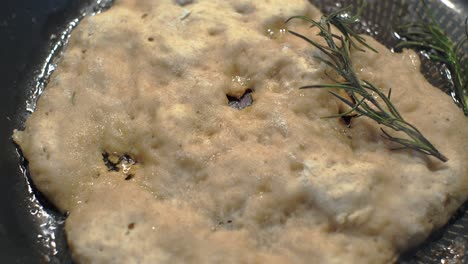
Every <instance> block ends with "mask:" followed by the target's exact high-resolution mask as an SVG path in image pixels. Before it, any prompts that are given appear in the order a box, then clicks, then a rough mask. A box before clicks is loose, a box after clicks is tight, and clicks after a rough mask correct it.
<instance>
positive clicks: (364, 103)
mask: <svg viewBox="0 0 468 264" xmlns="http://www.w3.org/2000/svg"><path fill="white" fill-rule="evenodd" d="M363 7H364V6H363ZM363 7H361V8H360V9H359V10H358V12H357V15H354V16H351V15H350V11H351V10H352V7H351V6H349V7H346V8H343V9H340V10H338V11H336V12H334V13H331V14H330V15H328V16H322V19H321V20H320V21H315V20H313V19H311V18H308V17H305V16H294V17H291V18H289V19H288V20H287V21H286V23H288V22H289V21H291V20H293V19H299V20H304V21H307V22H309V23H310V24H311V27H316V28H318V29H319V30H320V33H319V34H318V36H320V37H322V38H323V39H324V40H325V42H326V45H322V44H319V43H318V42H316V41H313V40H311V39H310V38H308V37H306V36H304V35H301V34H299V33H297V32H294V31H292V30H288V31H289V33H291V34H293V35H294V36H296V37H299V38H301V39H303V40H305V41H306V42H308V43H309V44H311V45H313V46H314V47H316V48H317V49H319V50H320V51H321V52H322V53H323V54H324V55H325V56H323V57H319V56H315V58H316V59H317V60H319V61H321V62H323V63H325V64H326V65H327V66H329V67H330V68H331V69H332V70H333V71H334V72H336V73H337V74H338V75H339V76H340V77H341V78H342V79H343V81H338V80H333V81H334V82H335V83H334V84H317V85H307V86H303V87H301V89H308V88H325V89H331V88H337V89H342V90H344V91H346V93H347V95H348V96H349V98H345V97H344V96H342V95H339V94H338V93H336V92H333V91H330V93H331V94H332V95H333V96H335V97H336V98H338V99H339V100H340V101H342V102H343V103H345V104H346V105H348V106H349V107H351V110H349V111H348V112H346V113H342V114H339V115H338V116H337V117H342V116H346V115H349V114H352V113H354V114H357V115H358V116H367V117H369V118H371V119H373V120H374V121H376V122H377V123H379V124H381V125H383V126H386V127H388V128H391V129H393V130H395V131H399V132H403V133H404V134H406V135H407V136H408V138H400V137H393V136H391V135H390V134H389V133H388V132H387V131H386V130H384V129H383V128H381V130H382V133H383V137H384V138H386V139H388V140H390V141H392V142H395V143H398V144H399V145H401V147H399V148H398V149H413V150H416V151H419V152H422V153H424V154H426V155H431V156H434V157H436V158H438V159H439V160H441V161H443V162H446V161H447V160H448V159H447V158H446V157H445V156H444V155H443V154H442V153H440V152H439V151H438V150H437V149H436V148H435V147H434V146H433V145H432V144H431V143H430V142H429V140H427V139H426V138H425V137H424V136H423V135H422V133H421V132H420V131H419V130H418V129H417V128H416V127H415V126H413V125H411V124H410V123H408V122H406V121H405V120H404V119H403V117H402V116H401V115H400V113H399V112H398V110H397V109H396V108H395V106H394V105H393V104H392V103H391V101H390V96H391V90H390V91H389V92H388V95H386V94H384V93H383V92H382V91H381V90H380V89H379V88H377V87H375V86H374V85H372V84H371V83H370V82H368V81H366V80H361V79H359V78H358V77H357V75H356V73H355V72H354V70H353V66H352V61H351V56H350V53H351V49H352V48H354V49H355V50H358V51H361V52H364V51H365V50H364V49H363V48H361V47H360V46H358V45H359V44H361V45H362V46H363V47H366V48H368V49H370V50H372V51H374V52H377V51H376V50H375V49H373V48H372V47H370V46H369V45H368V44H367V43H366V42H365V39H364V38H362V37H361V36H359V35H358V34H357V33H356V32H355V31H354V30H352V28H351V26H352V24H353V23H356V22H357V21H358V19H359V15H360V12H361V10H362V9H363ZM332 25H333V26H334V27H336V28H337V29H338V30H339V31H340V32H341V35H337V34H335V33H333V32H332V30H331V26H332ZM358 43H359V44H358ZM374 96H375V97H374Z"/></svg>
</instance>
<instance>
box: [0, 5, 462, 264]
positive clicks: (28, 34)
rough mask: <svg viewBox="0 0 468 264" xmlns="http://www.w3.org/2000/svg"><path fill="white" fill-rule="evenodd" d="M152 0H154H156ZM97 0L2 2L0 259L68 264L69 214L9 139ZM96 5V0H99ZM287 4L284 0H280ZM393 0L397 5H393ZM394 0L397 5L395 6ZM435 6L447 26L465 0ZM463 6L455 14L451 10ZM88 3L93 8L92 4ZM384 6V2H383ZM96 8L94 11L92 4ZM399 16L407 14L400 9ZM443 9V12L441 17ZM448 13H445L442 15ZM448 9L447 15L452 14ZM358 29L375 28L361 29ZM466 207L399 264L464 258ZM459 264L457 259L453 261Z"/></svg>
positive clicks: (384, 22) (382, 22) (375, 21)
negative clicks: (38, 183)
mask: <svg viewBox="0 0 468 264" xmlns="http://www.w3.org/2000/svg"><path fill="white" fill-rule="evenodd" d="M155 1H157V0H155ZM95 2H96V1H95V0H94V1H93V0H6V3H5V2H4V3H2V6H1V7H0V89H1V95H2V96H0V109H1V111H0V145H1V146H3V148H4V150H3V151H0V263H71V262H72V261H71V257H70V253H69V251H68V248H67V244H66V239H65V235H64V233H63V230H62V226H63V221H64V219H65V218H66V216H64V215H61V214H59V213H58V212H57V211H56V210H55V209H54V207H53V206H52V205H51V204H49V203H48V202H47V201H46V200H45V199H44V198H43V197H42V196H41V195H40V193H39V192H37V191H36V190H35V188H34V186H32V185H31V184H30V182H29V180H28V178H27V171H24V168H25V167H24V166H21V165H27V164H26V163H25V162H24V161H23V160H22V159H21V157H20V156H19V155H18V150H17V148H16V146H15V145H14V144H13V142H12V141H11V139H10V136H11V133H12V131H13V129H15V128H19V129H21V128H22V127H23V126H24V124H23V123H24V120H25V118H26V117H27V115H28V111H26V103H25V102H26V101H27V100H28V98H29V97H30V95H31V91H32V90H33V89H34V88H35V87H36V86H37V85H38V83H37V81H41V80H38V79H37V76H38V75H39V72H40V69H41V67H42V66H43V65H44V61H45V58H46V57H47V56H48V54H49V53H50V50H51V49H52V48H53V46H54V44H55V43H56V42H57V38H53V37H52V38H51V36H53V34H54V35H55V36H56V37H59V36H60V32H62V31H64V30H65V29H66V27H67V25H68V23H69V22H70V21H72V20H73V19H74V18H77V17H80V16H81V15H80V14H81V13H82V11H83V10H85V9H86V10H87V12H88V13H89V12H92V8H93V7H94V8H98V7H96V4H95ZM98 2H99V1H98ZM285 2H287V1H285ZM311 2H313V3H315V4H317V5H318V6H319V7H320V8H321V9H322V10H324V11H327V10H329V9H330V8H334V7H336V6H335V2H341V3H354V2H356V1H351V0H342V1H332V0H312V1H311ZM369 2H370V3H371V5H370V8H369V11H367V12H366V13H365V14H364V18H365V19H364V20H365V21H370V22H372V25H373V26H374V27H375V25H377V26H378V30H380V31H381V32H382V31H384V30H385V29H388V28H389V27H391V23H392V21H391V20H392V19H394V18H395V16H394V15H392V14H395V13H394V12H397V11H398V10H400V11H401V10H415V9H417V8H418V7H419V5H420V3H419V2H418V0H399V1H394V0H373V1H369ZM384 2H387V3H390V4H389V6H390V9H387V10H386V12H388V15H381V14H380V15H379V14H376V13H375V12H377V11H375V10H377V9H378V8H377V7H378V5H379V4H380V5H382V4H383V3H384ZM397 2H398V3H397ZM395 3H397V4H395ZM431 4H432V7H433V8H435V9H437V10H440V12H438V14H439V16H440V17H441V18H442V19H443V20H444V22H445V23H444V24H447V22H450V21H452V20H453V19H455V20H456V21H459V20H460V19H463V17H466V16H468V1H467V0H451V1H448V0H444V1H442V0H440V1H437V0H434V1H431ZM452 4H453V5H454V6H455V8H458V9H459V10H460V12H459V13H457V14H456V15H453V14H454V13H453V7H451V5H452ZM90 5H92V6H93V7H92V8H91V9H90V8H89V6H90ZM387 8H388V7H387ZM95 10H97V9H95ZM403 13H404V12H403ZM444 14H445V15H444ZM446 14H448V15H446ZM451 14H452V15H451ZM362 29H363V30H370V31H371V32H372V31H373V30H374V33H375V28H372V27H371V28H369V27H363V28H362ZM375 37H376V38H377V39H378V40H379V41H381V42H384V43H385V44H386V45H387V46H389V47H391V46H392V45H393V44H394V42H395V39H392V38H391V36H385V35H382V34H377V36H375ZM423 71H425V72H426V75H427V76H429V78H430V79H431V81H432V82H433V83H434V84H436V85H437V86H439V87H441V88H444V87H445V85H444V80H443V78H437V77H434V76H435V75H434V73H436V72H437V67H436V66H434V65H429V66H428V67H426V68H424V69H423ZM467 208H468V206H467V205H466V204H465V205H464V206H462V208H461V209H460V210H459V211H458V212H457V214H456V215H455V216H454V217H453V218H452V220H451V221H450V223H449V224H448V225H447V226H446V227H444V228H442V229H441V230H440V231H437V232H435V233H434V234H433V235H432V236H431V238H429V239H428V241H427V243H425V244H424V245H422V246H421V247H419V248H417V249H415V250H413V251H411V252H408V253H407V254H405V256H404V257H403V258H402V259H401V260H400V262H401V263H441V261H440V260H441V259H442V258H454V259H456V258H458V259H459V260H460V262H458V263H468V252H467V249H468V244H466V243H467V241H468V213H467V211H468V210H467ZM454 241H455V242H456V243H458V244H460V243H462V246H463V245H465V246H466V248H465V251H464V252H462V254H463V253H464V255H465V256H464V257H463V256H461V257H457V256H455V255H456V254H457V253H459V252H453V251H450V246H451V245H452V244H453V243H454ZM455 263H457V262H455Z"/></svg>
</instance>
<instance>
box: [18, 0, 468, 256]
mask: <svg viewBox="0 0 468 264" xmlns="http://www.w3.org/2000/svg"><path fill="white" fill-rule="evenodd" d="M113 2H114V0H94V1H93V2H92V3H91V4H90V5H89V6H87V7H85V8H84V9H83V10H82V11H81V12H80V15H79V16H77V17H75V18H73V19H72V20H71V21H70V22H68V24H67V26H66V28H65V30H63V31H62V32H59V34H52V35H51V39H53V40H55V43H54V44H53V45H52V48H51V49H50V52H49V53H48V55H47V56H46V58H45V60H44V63H43V64H42V65H41V66H40V68H39V70H38V71H37V74H35V78H34V87H33V88H32V90H31V92H30V94H29V95H28V98H27V100H26V107H25V111H26V112H27V114H28V115H30V114H32V113H33V112H34V110H35V109H36V106H37V102H38V100H39V97H40V96H41V94H42V93H43V91H44V89H45V88H46V86H47V84H48V81H49V78H50V76H51V75H52V73H53V72H54V70H55V69H56V66H57V62H58V61H59V60H60V58H61V55H62V52H63V51H64V50H65V48H66V46H67V43H68V40H69V37H70V35H71V33H72V31H73V29H74V28H75V27H76V26H77V25H78V23H79V22H80V21H81V20H82V19H83V18H84V17H86V16H92V15H96V14H99V13H101V12H104V11H106V10H107V9H109V8H110V7H111V5H112V4H113ZM310 2H312V3H313V4H317V5H318V6H319V7H320V8H321V10H322V11H324V12H325V13H327V12H330V11H332V10H336V9H339V8H342V7H344V6H346V5H347V4H349V2H350V1H337V2H336V3H335V4H330V3H329V2H328V1H313V0H311V1H310ZM316 2H318V3H316ZM323 2H325V3H323ZM351 2H356V1H351ZM357 2H359V1H357ZM371 2H372V1H371ZM402 2H403V3H404V2H406V1H405V0H403V1H402ZM448 8H450V7H448ZM454 11H457V10H454ZM374 13H378V12H374ZM457 13H460V12H459V10H458V12H457ZM358 29H359V31H360V32H362V33H365V34H367V35H370V36H372V37H375V38H377V39H378V40H379V35H380V34H391V35H392V36H393V37H394V38H395V39H394V41H398V35H397V34H395V32H394V31H392V32H384V29H383V28H382V27H381V26H380V25H379V23H375V22H373V19H372V18H370V19H369V18H368V17H366V18H364V19H362V21H360V26H359V28H358ZM379 41H380V40H379ZM385 44H386V46H387V47H390V48H392V46H394V44H395V43H385ZM392 51H393V49H392ZM421 57H422V60H423V65H424V64H426V63H428V62H429V61H428V60H427V59H426V60H425V59H424V57H425V56H424V54H421ZM421 70H422V71H423V73H424V74H425V76H426V78H427V79H428V80H429V81H430V82H431V83H432V84H433V85H435V86H437V87H439V88H441V89H442V90H444V91H447V89H448V88H447V82H450V74H449V73H447V72H446V71H444V68H443V67H442V66H441V65H429V66H426V68H422V69H421ZM436 75H438V77H436ZM448 93H449V92H448ZM17 154H18V159H19V166H20V171H21V173H22V175H23V177H24V180H25V182H26V184H27V193H28V195H27V196H28V197H27V200H28V201H27V207H28V208H27V209H28V211H29V213H30V215H31V217H32V218H33V219H34V222H35V223H36V226H37V228H36V230H37V239H36V243H37V244H38V245H40V246H41V247H42V248H43V249H44V251H43V252H46V253H44V259H43V260H44V261H45V262H47V263H60V259H59V258H57V256H58V255H59V254H61V251H60V250H67V249H66V248H65V249H62V248H61V247H60V246H58V245H59V242H58V240H60V239H63V225H64V223H65V219H66V215H62V214H60V213H58V212H57V210H56V209H55V208H54V207H53V205H50V204H49V203H48V202H47V200H46V199H45V198H44V197H42V195H41V194H40V193H39V191H38V190H37V189H36V188H35V186H34V184H33V183H32V181H31V178H30V176H29V170H28V166H27V160H26V159H25V158H24V157H23V155H22V153H21V150H20V149H19V147H18V146H17ZM467 212H468V203H465V205H463V206H462V207H461V208H460V209H459V211H458V212H457V213H456V214H455V215H454V216H453V217H452V219H451V220H450V222H449V223H448V224H447V225H446V226H445V227H443V228H442V229H440V230H438V231H436V232H435V233H434V234H433V235H431V237H430V238H429V239H428V242H426V243H424V244H423V245H422V246H420V247H418V248H417V249H415V250H411V251H409V252H407V253H406V254H403V256H402V257H401V258H400V259H399V260H398V263H401V264H413V263H442V264H445V263H453V264H463V263H468V242H467V241H468V240H467V239H468V234H466V233H467V229H468V228H467V227H466V226H467V225H468V213H467Z"/></svg>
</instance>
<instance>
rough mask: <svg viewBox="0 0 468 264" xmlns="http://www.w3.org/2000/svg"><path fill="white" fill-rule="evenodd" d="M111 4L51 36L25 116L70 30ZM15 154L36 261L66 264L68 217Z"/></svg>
mask: <svg viewBox="0 0 468 264" xmlns="http://www.w3.org/2000/svg"><path fill="white" fill-rule="evenodd" d="M113 2H114V0H94V1H93V2H92V3H90V4H89V5H87V6H86V7H84V8H83V9H82V10H81V11H80V12H79V15H78V16H76V17H74V18H72V19H71V20H70V21H69V22H68V23H67V24H66V26H65V29H64V30H63V31H61V32H58V34H52V35H51V36H50V39H51V40H52V41H53V42H52V47H51V49H50V51H49V52H48V54H47V56H46V58H45V59H44V60H43V63H42V65H40V68H39V69H38V70H37V71H35V74H34V76H35V77H34V81H33V84H34V85H33V87H32V89H31V91H30V93H29V94H28V96H27V99H26V102H25V111H26V114H27V116H29V115H31V114H32V113H33V112H34V110H35V109H36V107H37V102H38V100H39V98H40V96H41V95H42V93H43V92H44V89H45V88H46V86H47V84H48V82H49V79H50V77H51V75H52V73H53V72H54V71H55V69H56V66H57V62H58V61H59V60H60V58H61V56H62V54H63V52H64V50H65V49H66V46H67V44H68V40H69V38H70V35H71V33H72V31H73V29H75V27H76V26H77V25H78V23H79V22H80V21H81V20H82V19H83V18H84V17H86V16H93V15H97V14H99V13H101V12H104V11H106V10H107V9H109V8H110V7H111V5H112V4H113ZM16 153H17V155H18V160H19V169H20V171H21V174H22V176H23V178H24V181H25V183H26V186H27V190H26V192H27V195H26V196H27V197H26V199H25V204H26V206H27V211H28V212H29V214H30V215H31V218H32V219H33V220H34V223H35V231H36V232H37V236H36V241H35V242H36V244H37V245H38V246H39V247H40V248H41V249H42V250H41V253H42V254H43V255H42V257H43V259H42V260H38V261H40V262H41V263H42V262H44V263H63V261H65V262H69V260H68V258H66V260H63V257H59V256H60V255H64V252H62V251H63V250H68V248H66V247H65V248H64V247H63V246H60V245H61V244H63V243H66V241H61V240H64V231H63V226H64V223H65V219H66V217H67V214H65V215H62V214H60V213H59V212H58V210H57V209H56V208H55V207H54V206H53V205H52V204H50V203H49V202H48V201H47V199H46V198H45V197H43V196H42V194H41V193H40V192H39V190H37V188H36V187H35V185H34V183H33V182H32V181H31V177H30V174H29V169H28V161H27V160H26V159H25V157H24V156H23V154H22V152H21V149H20V148H19V146H17V145H16ZM65 255H66V253H65Z"/></svg>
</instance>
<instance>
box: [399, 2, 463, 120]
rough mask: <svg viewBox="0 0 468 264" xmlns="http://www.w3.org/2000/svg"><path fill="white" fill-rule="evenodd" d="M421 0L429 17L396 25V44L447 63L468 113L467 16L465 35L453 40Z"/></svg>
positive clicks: (455, 92)
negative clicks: (464, 48)
mask: <svg viewBox="0 0 468 264" xmlns="http://www.w3.org/2000/svg"><path fill="white" fill-rule="evenodd" d="M422 2H423V4H424V7H425V12H426V14H427V16H428V18H427V19H422V20H421V21H419V22H411V23H407V24H403V25H401V26H399V27H397V32H398V34H399V35H400V36H401V37H402V41H401V42H400V43H398V44H397V45H396V46H395V47H396V48H397V49H401V48H414V49H418V50H421V51H424V52H426V53H427V54H428V56H429V58H430V59H431V60H433V61H435V62H440V63H443V64H445V66H446V67H447V69H448V70H449V71H450V73H451V74H450V75H451V79H452V80H451V81H452V82H453V92H452V97H453V98H454V100H455V102H456V103H457V104H458V105H459V106H460V107H461V108H462V109H463V112H464V113H465V115H466V116H468V54H465V53H464V52H463V47H464V45H465V44H466V43H467V41H468V18H467V19H466V20H465V36H463V38H462V39H461V40H460V41H459V42H458V43H454V42H453V41H452V39H450V37H448V36H447V34H446V33H445V32H444V30H443V29H442V27H441V26H440V25H439V24H438V23H437V21H436V19H435V18H434V15H433V14H432V12H431V11H430V10H429V7H428V6H427V4H426V2H425V1H424V0H422Z"/></svg>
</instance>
